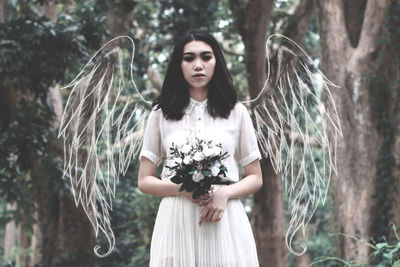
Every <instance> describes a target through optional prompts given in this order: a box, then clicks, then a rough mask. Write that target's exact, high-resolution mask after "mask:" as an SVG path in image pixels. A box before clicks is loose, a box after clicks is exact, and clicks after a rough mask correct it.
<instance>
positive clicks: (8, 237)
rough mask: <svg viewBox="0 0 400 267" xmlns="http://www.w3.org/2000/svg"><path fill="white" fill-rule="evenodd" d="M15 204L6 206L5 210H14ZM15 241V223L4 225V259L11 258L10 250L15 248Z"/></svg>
mask: <svg viewBox="0 0 400 267" xmlns="http://www.w3.org/2000/svg"><path fill="white" fill-rule="evenodd" d="M16 206H17V205H16V204H15V203H14V204H7V210H8V211H11V210H15V209H16ZM15 241H16V226H15V221H14V220H12V221H10V222H8V223H7V224H6V230H5V236H4V259H6V260H7V259H8V258H10V257H11V253H12V249H13V248H14V247H15V245H16V244H15Z"/></svg>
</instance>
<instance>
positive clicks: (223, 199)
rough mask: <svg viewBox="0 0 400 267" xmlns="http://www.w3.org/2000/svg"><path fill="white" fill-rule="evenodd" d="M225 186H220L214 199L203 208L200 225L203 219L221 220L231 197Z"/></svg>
mask: <svg viewBox="0 0 400 267" xmlns="http://www.w3.org/2000/svg"><path fill="white" fill-rule="evenodd" d="M223 188H224V187H220V188H219V189H218V190H217V191H216V192H214V196H213V198H212V201H209V202H208V204H207V205H206V206H205V207H204V208H203V210H202V212H201V215H200V220H199V225H201V224H202V223H203V221H210V222H218V221H219V220H221V218H222V215H223V214H224V211H225V208H226V205H227V204H228V199H229V197H228V194H227V192H226V191H225V190H224V189H223Z"/></svg>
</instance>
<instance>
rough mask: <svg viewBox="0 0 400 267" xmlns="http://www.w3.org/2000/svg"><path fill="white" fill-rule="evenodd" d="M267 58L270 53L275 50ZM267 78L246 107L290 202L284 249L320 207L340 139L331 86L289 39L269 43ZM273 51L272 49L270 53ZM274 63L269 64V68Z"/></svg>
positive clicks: (278, 38) (273, 37) (277, 36)
mask: <svg viewBox="0 0 400 267" xmlns="http://www.w3.org/2000/svg"><path fill="white" fill-rule="evenodd" d="M276 41H277V42H278V43H279V42H280V44H279V45H278V47H277V53H276V54H275V55H274V56H272V57H269V53H268V48H270V47H273V46H275V48H276V46H277V44H276V43H275V42H276ZM266 45H267V58H268V63H267V64H268V65H267V66H268V75H267V81H266V82H265V85H264V88H263V89H262V90H261V91H260V93H259V94H258V96H257V97H256V98H255V99H254V100H250V101H244V102H243V103H246V104H248V105H250V109H251V110H252V111H253V114H254V118H255V130H256V135H257V139H258V141H259V146H260V150H261V152H262V154H263V155H264V156H265V157H267V156H268V157H269V158H270V160H271V162H272V165H273V168H274V170H275V172H276V173H281V176H282V179H283V184H284V191H285V194H286V197H287V198H288V203H289V211H290V222H289V227H288V229H287V232H286V245H287V247H288V249H289V251H290V252H291V253H293V254H294V255H302V254H304V253H305V252H306V250H307V246H306V245H305V244H301V247H302V251H301V252H295V251H294V250H293V247H292V241H293V238H294V236H295V234H296V233H297V231H298V230H300V229H302V230H303V233H304V231H305V228H306V227H307V224H308V223H309V222H310V220H311V218H312V216H313V215H314V213H315V211H316V209H317V207H318V204H319V203H320V202H322V203H324V202H325V199H326V196H327V191H328V187H329V181H330V178H331V175H332V173H333V172H335V173H337V170H336V160H335V159H336V156H335V155H336V144H337V139H338V137H339V136H341V135H342V131H341V128H340V122H339V116H338V113H337V110H336V107H335V103H334V99H333V97H332V95H331V92H330V87H337V86H336V85H334V84H333V83H331V82H330V81H329V80H328V79H327V78H326V77H325V76H324V75H323V73H322V72H321V71H320V70H319V69H318V67H317V66H316V64H315V63H314V62H313V61H312V59H311V58H310V57H309V56H308V55H307V54H306V53H305V52H304V50H303V49H302V48H301V47H300V46H299V45H297V44H296V43H295V42H294V41H292V40H291V39H289V38H287V37H285V36H283V35H280V34H274V35H271V36H270V37H269V38H268V39H267V43H266ZM273 48H274V47H273ZM271 61H272V62H271Z"/></svg>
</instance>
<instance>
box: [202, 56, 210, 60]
mask: <svg viewBox="0 0 400 267" xmlns="http://www.w3.org/2000/svg"><path fill="white" fill-rule="evenodd" d="M210 59H211V57H210V56H204V57H203V60H204V61H209V60H210Z"/></svg>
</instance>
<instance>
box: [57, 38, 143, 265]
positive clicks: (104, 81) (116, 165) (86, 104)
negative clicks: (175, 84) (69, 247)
mask: <svg viewBox="0 0 400 267" xmlns="http://www.w3.org/2000/svg"><path fill="white" fill-rule="evenodd" d="M121 41H125V42H126V43H130V44H131V45H132V52H131V56H130V62H129V59H128V60H126V59H125V57H126V56H124V54H123V52H122V50H121V49H120V48H119V47H118V44H119V43H120V42H121ZM134 52H135V45H134V42H133V40H132V39H131V38H130V37H128V36H119V37H116V38H114V39H112V40H111V41H109V42H108V43H106V44H105V45H104V46H103V47H101V48H100V49H99V50H98V51H97V52H96V54H95V55H94V56H93V57H92V58H91V59H90V60H89V62H88V63H87V64H86V65H85V67H84V68H83V69H82V71H81V72H80V73H79V74H78V75H77V76H76V78H75V79H74V80H73V81H72V82H71V83H70V84H68V85H67V86H66V87H64V88H71V92H70V95H69V97H68V100H67V103H66V105H65V109H64V114H63V117H62V121H61V126H60V130H59V135H58V137H59V138H60V137H61V136H62V137H63V139H64V178H69V180H70V182H71V190H72V193H73V196H74V199H75V204H76V206H78V205H79V203H80V204H81V205H82V207H83V209H84V211H85V213H86V215H87V217H88V218H89V220H90V222H91V224H92V225H93V227H94V230H95V234H96V238H97V236H98V234H99V232H102V233H103V234H104V235H105V237H106V239H107V241H108V244H109V247H108V250H107V251H106V252H105V253H100V252H99V249H100V246H99V245H97V246H95V248H94V252H95V254H96V255H97V256H99V257H105V256H107V255H108V254H110V253H111V251H112V250H113V248H114V245H115V236H114V233H113V230H112V228H111V223H110V212H111V211H112V200H113V197H114V196H115V189H116V184H117V182H118V177H119V176H120V175H124V174H125V173H126V171H127V168H128V166H129V163H130V161H131V159H132V158H136V157H137V156H138V154H139V153H140V147H141V142H142V136H143V131H144V127H145V121H146V119H147V116H148V113H149V109H150V106H151V103H150V102H148V101H146V100H145V99H144V98H143V96H142V95H141V94H140V92H139V90H138V89H137V87H136V85H135V83H134V81H133V71H132V66H133V58H134ZM124 60H125V61H124ZM123 63H127V64H129V63H130V68H129V73H128V74H127V76H128V80H129V78H130V80H131V82H129V83H125V80H126V79H124V77H125V73H124V71H123V69H124V67H123Z"/></svg>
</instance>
